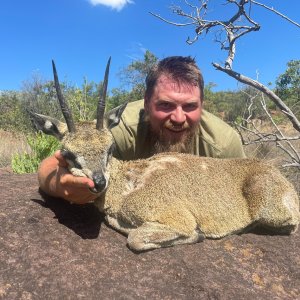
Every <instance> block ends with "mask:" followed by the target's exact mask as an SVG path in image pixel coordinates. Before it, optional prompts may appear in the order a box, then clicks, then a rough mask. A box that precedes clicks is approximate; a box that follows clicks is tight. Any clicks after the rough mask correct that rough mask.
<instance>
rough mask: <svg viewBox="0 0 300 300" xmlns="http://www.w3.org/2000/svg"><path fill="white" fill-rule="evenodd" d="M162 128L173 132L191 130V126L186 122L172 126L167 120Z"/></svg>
mask: <svg viewBox="0 0 300 300" xmlns="http://www.w3.org/2000/svg"><path fill="white" fill-rule="evenodd" d="M164 127H165V128H167V129H170V130H173V131H182V130H186V129H191V126H190V125H189V124H188V122H186V121H185V122H184V123H183V124H174V123H172V122H171V121H170V120H167V121H166V122H165V124H164Z"/></svg>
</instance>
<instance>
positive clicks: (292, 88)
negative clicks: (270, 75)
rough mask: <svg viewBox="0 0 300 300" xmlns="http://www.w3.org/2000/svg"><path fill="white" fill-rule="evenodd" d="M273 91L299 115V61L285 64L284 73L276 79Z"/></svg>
mask: <svg viewBox="0 0 300 300" xmlns="http://www.w3.org/2000/svg"><path fill="white" fill-rule="evenodd" d="M275 91H276V94H277V95H278V96H279V97H280V98H282V99H283V100H284V102H285V103H288V105H290V106H291V107H292V108H293V111H297V113H298V115H300V60H291V61H289V62H288V63H287V69H286V71H285V72H284V73H283V74H281V75H279V76H278V78H277V79H276V87H275Z"/></svg>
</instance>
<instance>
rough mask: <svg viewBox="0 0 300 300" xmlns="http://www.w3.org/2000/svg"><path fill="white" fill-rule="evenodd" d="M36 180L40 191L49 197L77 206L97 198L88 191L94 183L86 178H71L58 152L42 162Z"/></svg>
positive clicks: (65, 163)
mask: <svg viewBox="0 0 300 300" xmlns="http://www.w3.org/2000/svg"><path fill="white" fill-rule="evenodd" d="M38 178H39V183H40V187H41V189H42V190H43V191H44V192H45V193H47V194H49V195H51V196H55V197H61V198H64V199H66V200H68V201H70V202H72V203H77V204H85V203H87V202H90V201H93V200H95V198H97V195H95V194H93V193H92V192H91V191H90V190H89V188H93V187H94V182H93V181H92V180H91V179H89V178H86V177H75V176H73V175H72V174H71V173H70V172H69V171H68V169H67V162H66V161H65V159H64V158H63V156H62V155H61V152H60V151H57V152H55V154H54V156H51V157H48V158H46V159H45V160H43V161H42V163H41V165H40V168H39V171H38Z"/></svg>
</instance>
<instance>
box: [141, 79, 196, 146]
mask: <svg viewBox="0 0 300 300" xmlns="http://www.w3.org/2000/svg"><path fill="white" fill-rule="evenodd" d="M147 100H148V101H145V111H146V113H147V114H148V117H149V121H150V125H151V129H152V132H153V133H154V134H155V135H156V136H157V137H158V139H159V140H160V143H162V144H169V145H172V144H177V143H184V142H185V141H186V140H187V138H188V137H190V136H191V135H192V134H193V133H194V131H195V129H196V127H197V125H198V123H199V121H200V117H201V111H202V105H201V93H200V89H199V87H198V86H194V85H188V84H186V83H178V82H176V81H174V80H173V79H171V78H169V77H168V76H166V75H161V76H160V77H159V79H158V81H157V84H156V86H155V88H154V92H153V94H152V96H151V98H150V99H147Z"/></svg>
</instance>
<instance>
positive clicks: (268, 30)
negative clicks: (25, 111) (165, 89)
mask: <svg viewBox="0 0 300 300" xmlns="http://www.w3.org/2000/svg"><path fill="white" fill-rule="evenodd" d="M191 1H193V0H191ZM194 2H195V3H199V1H194ZM224 2H225V1H224V0H211V1H210V2H209V3H210V4H211V5H210V6H209V11H210V14H211V15H214V16H217V15H218V16H220V17H221V18H223V19H226V17H227V16H228V12H229V5H220V4H222V3H224ZM260 2H262V3H264V4H266V5H268V6H272V7H274V8H275V9H277V10H278V11H280V12H281V13H283V14H285V15H287V16H288V17H289V18H291V19H293V20H294V21H296V22H297V23H300V13H299V11H300V1H298V0H284V1H283V0H273V1H271V0H260ZM172 4H176V5H181V6H182V8H185V9H186V11H188V10H187V7H186V6H185V4H184V1H182V0H159V1H158V0H156V1H155V0H43V1H41V0H11V1H1V4H0V33H1V35H0V36H1V44H0V91H1V90H2V91H3V90H20V89H21V88H22V87H23V86H24V82H26V81H28V80H30V79H31V78H33V77H34V76H39V77H41V78H42V79H44V80H52V67H51V60H52V59H54V60H55V63H56V67H57V70H58V74H59V78H60V80H61V81H63V80H66V81H68V82H70V83H71V84H73V85H75V86H78V87H81V86H82V84H83V78H86V79H87V80H88V81H94V82H100V81H101V80H102V79H103V74H104V69H105V65H106V62H107V59H108V58H109V56H111V57H112V62H111V70H110V79H109V90H110V89H112V88H118V87H121V82H120V78H119V76H118V73H119V72H120V70H122V68H124V67H126V66H128V65H129V64H130V63H131V62H132V61H134V60H137V59H143V57H144V53H145V51H146V50H149V51H151V52H152V53H153V54H155V55H156V56H157V57H158V58H160V59H161V58H164V57H167V56H172V55H183V56H185V55H190V56H192V57H195V59H196V61H197V64H198V66H199V67H200V69H201V70H202V73H203V76H204V80H205V83H209V82H213V83H214V84H216V87H215V88H214V90H215V91H217V90H236V89H238V88H240V87H241V85H240V84H237V82H236V81H235V80H234V79H232V78H230V77H229V76H228V75H226V74H224V73H222V72H220V71H216V70H215V69H214V67H213V66H212V64H211V63H212V62H217V63H222V62H223V61H224V57H225V54H226V53H225V52H224V51H221V50H220V46H219V44H218V43H216V42H214V38H215V36H214V35H213V34H211V35H207V36H204V37H201V38H199V40H198V41H197V42H196V43H194V44H193V45H188V44H187V43H186V39H187V37H188V36H190V37H193V36H194V32H195V29H194V28H193V27H186V26H185V27H175V26H172V25H170V24H167V23H165V22H162V21H161V20H159V19H158V18H155V17H154V16H152V15H151V14H150V12H153V13H157V14H159V15H161V16H162V17H164V18H166V19H169V20H174V21H176V22H181V23H183V22H184V20H183V19H177V18H176V16H175V15H174V14H173V13H172V12H171V10H170V6H171V5H172ZM252 17H253V18H254V19H255V20H256V21H257V22H258V23H259V24H260V25H261V29H260V31H258V32H254V33H250V34H248V35H246V36H245V37H243V38H242V39H241V40H239V41H238V43H237V49H236V58H235V61H234V65H233V69H234V70H236V71H238V72H240V73H243V74H244V75H246V76H249V77H252V78H254V79H255V78H257V76H258V79H259V81H261V82H262V83H264V84H267V83H269V82H272V83H273V84H274V82H275V80H276V78H277V77H278V75H280V74H282V73H283V72H284V71H285V70H286V64H287V62H288V61H289V60H291V59H300V28H299V27H297V26H295V25H292V24H291V23H289V22H287V21H285V20H284V19H282V18H281V17H279V16H278V15H275V14H274V13H271V12H270V11H267V10H265V9H263V8H261V7H258V6H255V7H253V8H252ZM273 86H274V85H273Z"/></svg>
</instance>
